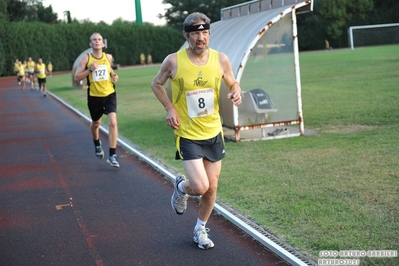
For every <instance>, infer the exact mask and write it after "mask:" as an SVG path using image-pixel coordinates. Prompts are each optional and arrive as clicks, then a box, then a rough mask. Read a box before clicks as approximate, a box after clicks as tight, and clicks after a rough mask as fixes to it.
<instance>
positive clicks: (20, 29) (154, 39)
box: [0, 21, 184, 76]
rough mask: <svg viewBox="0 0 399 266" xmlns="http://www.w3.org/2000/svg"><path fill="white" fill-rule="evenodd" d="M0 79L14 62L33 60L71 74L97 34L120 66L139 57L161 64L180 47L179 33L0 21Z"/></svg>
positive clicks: (155, 28)
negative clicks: (92, 37)
mask: <svg viewBox="0 0 399 266" xmlns="http://www.w3.org/2000/svg"><path fill="white" fill-rule="evenodd" d="M0 24H3V25H4V27H0V75H2V76H9V75H12V74H13V73H12V67H13V63H14V61H15V59H20V60H21V61H23V60H27V58H28V57H32V58H33V60H34V61H37V59H38V58H42V59H43V61H44V62H48V61H51V62H52V63H53V65H54V67H55V69H54V70H55V71H60V70H61V71H62V70H70V69H71V68H72V66H73V63H74V61H75V60H76V58H77V57H78V56H79V55H80V54H81V53H82V52H83V51H85V50H86V49H88V48H90V47H89V38H90V36H91V35H92V34H93V33H94V32H99V33H101V35H102V36H103V38H104V39H107V40H108V47H107V49H105V52H107V53H110V54H112V55H113V56H114V58H115V63H117V64H120V65H135V64H139V62H140V54H141V53H145V54H146V55H147V54H151V55H152V59H153V62H161V61H162V60H163V59H164V58H165V57H166V56H167V55H168V54H169V53H170V52H171V51H175V50H177V49H179V48H180V47H181V45H182V43H183V41H184V40H183V39H182V36H181V32H179V31H177V30H174V29H173V28H169V27H166V26H153V25H150V24H145V25H137V24H135V23H128V22H122V21H117V22H115V23H114V24H112V25H107V24H105V23H99V24H94V23H84V24H79V23H70V24H66V23H60V24H46V23H42V22H29V23H26V22H23V21H22V22H7V21H0Z"/></svg>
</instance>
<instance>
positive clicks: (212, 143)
mask: <svg viewBox="0 0 399 266" xmlns="http://www.w3.org/2000/svg"><path fill="white" fill-rule="evenodd" d="M176 148H177V151H176V156H175V159H176V160H184V161H188V160H195V159H201V158H204V159H206V160H208V161H211V162H217V161H220V160H222V159H223V158H224V156H225V149H224V140H223V136H222V133H219V134H218V135H217V136H216V137H214V138H211V139H207V140H190V139H186V138H182V137H180V136H176Z"/></svg>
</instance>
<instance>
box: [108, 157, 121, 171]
mask: <svg viewBox="0 0 399 266" xmlns="http://www.w3.org/2000/svg"><path fill="white" fill-rule="evenodd" d="M107 163H109V164H110V165H111V166H113V167H117V168H119V163H118V158H117V157H116V154H114V155H111V156H109V157H108V159H107Z"/></svg>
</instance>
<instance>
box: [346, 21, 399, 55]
mask: <svg viewBox="0 0 399 266" xmlns="http://www.w3.org/2000/svg"><path fill="white" fill-rule="evenodd" d="M348 34H349V45H350V47H351V49H352V50H353V49H354V48H355V46H356V47H360V46H371V45H386V44H399V23H392V24H375V25H364V26H352V27H349V29H348Z"/></svg>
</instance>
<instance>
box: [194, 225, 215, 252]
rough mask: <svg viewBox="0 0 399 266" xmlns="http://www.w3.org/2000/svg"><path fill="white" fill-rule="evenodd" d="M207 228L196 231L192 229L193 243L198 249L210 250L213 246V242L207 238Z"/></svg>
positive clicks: (202, 227)
mask: <svg viewBox="0 0 399 266" xmlns="http://www.w3.org/2000/svg"><path fill="white" fill-rule="evenodd" d="M208 232H209V228H205V227H204V226H201V227H199V228H198V229H197V230H195V229H194V242H195V243H197V244H198V247H199V248H200V249H210V248H213V247H214V246H215V244H213V241H212V240H210V239H209V238H208Z"/></svg>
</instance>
